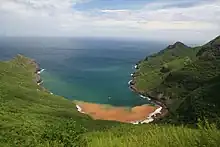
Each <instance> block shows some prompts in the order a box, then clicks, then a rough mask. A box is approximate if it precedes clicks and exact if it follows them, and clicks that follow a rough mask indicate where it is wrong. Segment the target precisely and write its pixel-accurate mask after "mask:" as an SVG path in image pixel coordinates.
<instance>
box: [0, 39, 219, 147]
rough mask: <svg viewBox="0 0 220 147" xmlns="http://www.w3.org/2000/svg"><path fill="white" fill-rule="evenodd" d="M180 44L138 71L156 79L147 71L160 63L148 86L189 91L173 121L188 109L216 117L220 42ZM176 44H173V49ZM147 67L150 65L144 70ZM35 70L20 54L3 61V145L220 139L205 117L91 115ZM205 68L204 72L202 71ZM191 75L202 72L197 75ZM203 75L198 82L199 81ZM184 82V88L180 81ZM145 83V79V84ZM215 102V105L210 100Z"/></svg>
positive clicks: (135, 145) (210, 145) (136, 144)
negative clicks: (137, 119)
mask: <svg viewBox="0 0 220 147" xmlns="http://www.w3.org/2000/svg"><path fill="white" fill-rule="evenodd" d="M217 41H219V40H218V39H217ZM212 45H213V44H212ZM212 45H211V46H212ZM175 46H176V47H178V48H179V49H178V52H177V53H176V51H175V54H174V53H172V58H171V59H169V60H166V64H164V63H163V62H162V61H163V58H165V56H167V57H166V59H168V58H169V54H168V53H164V52H166V51H161V52H160V53H159V54H161V55H162V56H163V57H160V58H158V59H160V61H158V64H157V60H156V59H153V60H152V61H151V59H149V58H146V60H145V61H144V62H141V63H140V65H139V67H140V68H139V69H140V71H139V72H140V73H141V74H143V75H142V76H141V77H142V78H143V77H144V79H145V78H146V81H148V80H150V79H152V77H150V79H148V78H147V76H150V75H147V74H145V72H148V69H153V68H155V74H153V76H155V77H158V75H160V74H161V69H162V73H163V76H162V77H163V78H162V80H161V81H155V82H152V83H156V84H155V85H156V86H152V85H149V87H150V88H149V89H151V90H152V91H153V90H155V88H157V90H158V91H159V90H160V91H165V92H164V93H165V94H164V96H166V97H165V99H166V100H167V97H168V96H169V93H170V92H169V90H170V89H171V90H172V91H171V92H173V94H176V95H177V96H178V95H180V94H186V96H185V97H184V99H183V101H182V102H181V105H180V106H178V108H176V109H175V113H173V115H171V116H170V117H168V118H166V119H167V120H169V121H170V122H173V121H176V120H178V121H179V120H180V119H179V118H184V117H186V112H187V113H189V114H190V117H189V118H188V119H191V118H193V119H194V118H195V117H192V116H193V115H195V116H197V113H202V115H203V116H208V117H209V116H211V117H213V118H214V119H215V120H216V118H218V117H219V113H218V112H219V110H220V109H219V105H218V104H219V100H218V97H219V94H218V93H217V88H218V87H219V82H218V81H219V76H218V75H219V72H218V71H219V70H218V69H219V65H220V64H219V58H218V56H216V54H214V55H213V54H212V53H213V51H216V50H215V48H213V51H210V50H209V48H210V47H207V48H202V49H201V48H199V49H198V48H194V49H192V48H189V47H186V50H184V53H182V52H181V53H180V52H179V51H180V50H181V49H180V48H182V47H184V48H185V46H184V45H183V44H181V43H177V44H176V45H175ZM172 48H173V47H170V48H169V50H170V49H172ZM198 51H199V52H198ZM168 52H170V51H168ZM189 52H190V53H189ZM207 52H208V53H207ZM165 54H167V55H165ZM183 54H184V55H183ZM196 54H197V56H196ZM173 55H174V56H178V57H177V58H176V57H174V56H173ZM206 55H208V58H209V60H208V61H206V60H204V58H199V57H205V58H206V57H207V56H206ZM210 55H211V56H210ZM154 56H157V55H154ZM179 56H180V57H179ZM150 58H154V57H153V56H151V57H150ZM213 58H214V59H215V60H213ZM210 59H211V60H210ZM147 60H148V61H151V62H150V63H151V64H149V65H145V64H146V63H148V62H147ZM161 62H162V63H161ZM154 63H155V64H154ZM161 65H162V66H161ZM142 66H143V68H142ZM154 66H155V67H154ZM171 67H172V68H171ZM142 69H145V70H144V72H143V71H142ZM159 69H160V70H159ZM210 69H211V70H210ZM35 70H36V66H35V65H34V62H33V61H31V60H30V59H28V58H26V57H23V56H21V55H19V56H17V57H15V58H14V59H13V60H11V61H7V62H0V82H1V84H0V146H2V147H16V146H17V147H21V146H22V147H32V146H33V147H35V146H37V147H74V146H79V147H86V146H88V147H140V146H146V147H148V146H149V147H159V146H160V147H161V146H162V147H176V146H179V147H192V146H195V147H201V146H207V147H217V146H219V144H220V140H219V138H220V131H219V130H218V129H217V128H216V126H215V125H214V124H213V125H209V123H205V124H204V121H201V122H200V123H199V124H198V123H197V125H196V123H194V124H195V125H194V127H192V126H190V127H187V126H185V125H184V126H174V125H172V124H166V123H164V124H145V125H132V124H121V123H117V122H110V121H101V120H92V119H91V118H90V117H89V116H86V115H82V114H80V113H78V112H77V110H76V108H75V104H74V103H73V102H71V101H69V100H67V99H65V98H63V97H60V96H55V95H51V94H50V93H49V92H47V91H46V90H45V89H43V88H42V87H40V86H38V85H37V84H36V81H35V78H36V77H35V76H36V75H35ZM158 70H159V71H160V72H159V71H158ZM186 71H187V72H186ZM197 71H199V72H197ZM201 71H202V72H205V74H201V73H200V72H201ZM171 73H172V74H176V76H177V78H170V76H171V75H170V74H171ZM186 73H187V74H186ZM183 75H185V76H183ZM186 75H187V76H186ZM192 75H193V77H198V78H196V80H194V79H195V78H192ZM194 75H195V76H194ZM203 75H204V76H203ZM178 76H180V77H178ZM173 77H175V76H173ZM184 77H189V79H188V78H186V79H185V78H184ZM137 78H138V77H137ZM181 79H183V80H181ZM198 79H199V82H200V83H199V84H198V85H199V86H194V85H195V83H196V82H197V81H198ZM138 80H140V79H137V81H138ZM187 80H188V81H187ZM140 81H141V80H140ZM177 81H178V82H177ZM195 81H196V82H195ZM182 82H183V84H182ZM138 83H139V82H138ZM177 83H178V84H177ZM180 83H181V87H182V88H183V89H181V88H180V87H179V84H180ZM185 83H186V84H189V85H185ZM201 83H206V84H201ZM142 84H143V83H142ZM142 84H141V83H140V87H141V85H142ZM190 84H191V85H190ZM143 85H144V88H143V89H142V90H145V88H147V87H148V85H145V84H143ZM167 85H169V86H167ZM201 85H202V86H201ZM168 87H169V88H168ZM189 87H190V88H191V89H192V87H196V89H194V90H191V91H192V92H190V94H189V93H186V92H188V91H189V89H187V88H189ZM197 87H198V88H197ZM177 88H178V89H177ZM174 89H175V93H174ZM155 91H156V90H155ZM166 102H167V101H166ZM207 102H209V103H207ZM213 103H214V104H215V106H214V107H213V105H211V104H213ZM171 104H172V103H171ZM210 107H211V108H213V109H212V111H206V110H207V109H209V108H210ZM190 108H191V109H190ZM203 108H204V109H203ZM185 109H186V110H185ZM191 110H193V111H191ZM191 113H192V114H191ZM174 114H175V115H174ZM199 115H201V114H198V116H199ZM177 118H178V119H177ZM184 119H185V118H184ZM209 120H210V119H209ZM196 121H197V119H196ZM161 122H162V121H161ZM166 122H168V121H166Z"/></svg>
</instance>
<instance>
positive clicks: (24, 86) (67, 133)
mask: <svg viewBox="0 0 220 147" xmlns="http://www.w3.org/2000/svg"><path fill="white" fill-rule="evenodd" d="M29 61H30V60H29V59H27V58H24V57H21V56H18V57H17V58H15V59H14V60H12V61H9V62H0V81H1V84H0V129H1V131H0V143H1V145H0V146H6V145H11V146H36V145H42V146H47V144H56V145H58V144H62V143H64V144H72V143H73V144H74V142H78V143H79V140H78V136H79V134H81V133H82V132H85V131H90V130H93V129H99V128H102V129H103V125H106V124H109V123H110V124H112V123H111V122H104V121H92V120H91V119H90V118H89V117H87V116H82V115H81V114H80V113H78V112H77V110H76V109H75V105H74V104H73V103H72V102H71V101H69V100H67V99H64V98H63V97H59V96H54V95H50V94H48V93H46V92H44V91H37V89H40V87H39V86H37V84H36V83H35V82H34V81H33V79H34V74H33V71H35V69H34V66H33V65H30V64H29ZM112 125H113V124H112ZM104 127H105V126H104ZM59 134H60V135H59ZM60 139H61V140H63V141H61V142H60V143H57V142H58V141H59V140H60ZM56 145H55V146H56Z"/></svg>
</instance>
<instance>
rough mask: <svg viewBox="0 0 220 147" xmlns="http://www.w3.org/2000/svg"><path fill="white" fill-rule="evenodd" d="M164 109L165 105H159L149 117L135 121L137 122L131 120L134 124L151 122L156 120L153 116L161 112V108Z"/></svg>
mask: <svg viewBox="0 0 220 147" xmlns="http://www.w3.org/2000/svg"><path fill="white" fill-rule="evenodd" d="M162 109H163V107H159V108H157V109H156V110H155V111H154V112H152V113H150V114H149V116H148V117H147V119H145V120H143V121H135V122H130V123H132V124H134V125H137V124H139V123H141V124H144V123H150V122H152V121H154V119H153V118H152V117H153V116H155V115H156V114H161V110H162Z"/></svg>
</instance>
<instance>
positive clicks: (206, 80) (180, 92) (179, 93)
mask: <svg viewBox="0 0 220 147" xmlns="http://www.w3.org/2000/svg"><path fill="white" fill-rule="evenodd" d="M172 47H173V48H172V50H170V47H168V48H166V49H165V50H163V51H161V52H162V54H161V52H160V53H158V54H155V55H154V56H153V57H150V58H148V60H147V61H143V62H141V63H140V64H139V70H138V71H137V72H139V73H141V74H139V75H147V76H136V78H135V80H136V83H137V84H136V85H137V88H138V89H140V91H144V92H145V94H146V95H150V96H152V97H155V98H159V97H158V95H160V99H161V100H162V101H163V102H164V103H165V104H166V105H167V106H168V108H169V110H170V116H169V117H168V118H166V119H165V120H166V121H168V122H174V123H184V124H185V123H192V124H194V123H196V122H197V120H198V119H205V118H207V119H209V120H210V121H215V122H218V121H219V116H220V111H219V110H220V94H219V93H218V89H219V86H220V85H219V83H220V37H217V38H215V39H214V40H212V41H210V42H209V43H207V44H205V45H204V46H200V47H196V48H190V49H189V48H187V47H186V46H184V45H183V44H181V47H178V46H175V45H173V46H172ZM180 50H184V51H185V52H184V54H183V51H181V52H180ZM173 52H175V53H176V55H177V54H178V55H177V56H175V57H173V55H172V54H173ZM181 59H184V61H183V62H180V60H181ZM151 61H153V62H158V63H160V64H158V66H154V67H151V68H149V66H150V65H151V64H152V63H151ZM171 63H172V64H174V66H172V68H171V70H169V71H168V70H166V72H162V71H161V70H160V72H158V69H159V68H162V69H163V71H164V69H165V67H164V64H165V65H166V68H168V67H169V65H170V64H171ZM170 66H171V65H170ZM156 70H157V74H156V73H155V72H153V73H154V78H155V80H154V81H156V80H157V82H155V83H152V82H150V83H148V84H144V82H147V81H152V78H150V76H153V75H152V71H156ZM138 81H144V82H142V84H143V85H144V86H143V85H140V84H139V82H138Z"/></svg>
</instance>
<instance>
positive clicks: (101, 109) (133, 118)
mask: <svg viewBox="0 0 220 147" xmlns="http://www.w3.org/2000/svg"><path fill="white" fill-rule="evenodd" d="M76 104H77V105H78V107H80V108H81V109H80V110H81V112H83V113H85V114H88V115H89V116H91V117H92V118H93V119H101V120H113V121H119V122H125V123H131V122H137V121H143V120H146V118H147V117H148V116H149V115H150V114H151V113H153V112H154V111H155V110H156V109H158V108H159V106H151V105H142V106H137V107H133V108H126V107H113V106H107V105H101V104H94V103H86V102H76Z"/></svg>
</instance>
